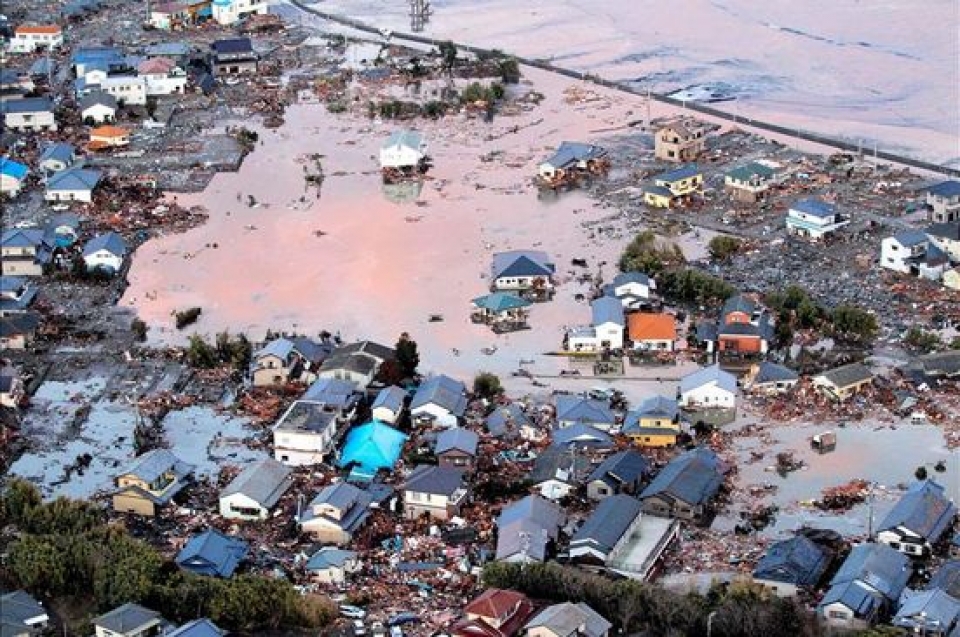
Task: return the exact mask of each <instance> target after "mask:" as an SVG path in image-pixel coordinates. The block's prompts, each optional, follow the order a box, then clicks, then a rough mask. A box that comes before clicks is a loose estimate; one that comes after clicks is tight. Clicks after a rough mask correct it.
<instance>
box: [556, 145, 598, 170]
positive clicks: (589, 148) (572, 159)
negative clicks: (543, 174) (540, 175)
mask: <svg viewBox="0 0 960 637" xmlns="http://www.w3.org/2000/svg"><path fill="white" fill-rule="evenodd" d="M606 154H607V151H606V150H605V149H604V148H602V147H600V146H594V145H593V144H584V143H582V142H560V146H559V147H557V152H555V153H554V154H553V156H552V157H550V158H549V159H547V160H546V161H544V163H545V164H550V165H551V166H554V167H555V168H565V167H567V166H572V165H574V164H577V163H578V162H581V161H590V160H593V159H600V158H601V157H605V156H606Z"/></svg>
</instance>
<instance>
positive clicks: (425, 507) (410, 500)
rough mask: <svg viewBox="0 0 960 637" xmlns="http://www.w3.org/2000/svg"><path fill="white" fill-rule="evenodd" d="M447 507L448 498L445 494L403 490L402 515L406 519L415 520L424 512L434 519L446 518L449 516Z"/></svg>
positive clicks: (448, 505) (448, 503)
mask: <svg viewBox="0 0 960 637" xmlns="http://www.w3.org/2000/svg"><path fill="white" fill-rule="evenodd" d="M449 507H450V500H449V498H447V496H445V495H438V494H436V493H418V492H416V491H404V492H403V517H404V518H405V519H407V520H416V519H417V518H419V517H420V516H421V515H423V514H424V513H426V514H428V515H429V516H430V517H431V518H433V519H435V520H447V519H449V518H450V511H449Z"/></svg>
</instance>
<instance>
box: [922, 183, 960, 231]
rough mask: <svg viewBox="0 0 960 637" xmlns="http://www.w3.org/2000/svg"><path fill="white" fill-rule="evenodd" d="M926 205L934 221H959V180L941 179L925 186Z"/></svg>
mask: <svg viewBox="0 0 960 637" xmlns="http://www.w3.org/2000/svg"><path fill="white" fill-rule="evenodd" d="M927 206H928V207H929V208H930V220H931V221H933V222H934V223H953V222H956V221H960V181H955V180H948V181H942V182H940V183H939V184H936V185H933V186H930V187H929V188H927Z"/></svg>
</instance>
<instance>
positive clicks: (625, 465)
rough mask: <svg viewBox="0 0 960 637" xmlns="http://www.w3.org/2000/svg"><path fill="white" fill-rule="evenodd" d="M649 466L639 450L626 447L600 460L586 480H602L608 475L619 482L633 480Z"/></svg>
mask: <svg viewBox="0 0 960 637" xmlns="http://www.w3.org/2000/svg"><path fill="white" fill-rule="evenodd" d="M649 466H650V463H649V462H647V459H646V458H644V457H643V455H642V454H640V452H638V451H634V450H633V449H627V450H626V451H620V452H618V453H615V454H613V455H612V456H610V457H609V458H607V459H606V460H604V461H603V462H601V463H600V466H599V467H597V468H596V469H595V470H594V472H593V473H592V474H590V477H589V478H588V482H593V481H594V480H603V479H605V478H608V477H612V478H614V479H615V480H616V481H617V482H620V483H624V482H626V483H631V482H635V481H637V480H639V479H640V478H641V477H643V475H644V474H645V473H646V472H647V469H648V468H649Z"/></svg>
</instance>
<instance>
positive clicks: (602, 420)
mask: <svg viewBox="0 0 960 637" xmlns="http://www.w3.org/2000/svg"><path fill="white" fill-rule="evenodd" d="M556 408H557V420H558V421H560V422H567V421H571V422H575V423H586V424H593V425H603V426H607V427H612V426H613V425H614V423H615V422H616V416H614V414H613V411H612V410H611V409H610V405H609V404H608V403H606V402H604V401H602V400H595V399H593V398H584V397H583V396H569V395H566V394H560V395H558V396H557V397H556Z"/></svg>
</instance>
